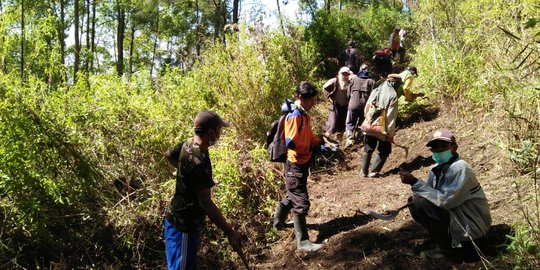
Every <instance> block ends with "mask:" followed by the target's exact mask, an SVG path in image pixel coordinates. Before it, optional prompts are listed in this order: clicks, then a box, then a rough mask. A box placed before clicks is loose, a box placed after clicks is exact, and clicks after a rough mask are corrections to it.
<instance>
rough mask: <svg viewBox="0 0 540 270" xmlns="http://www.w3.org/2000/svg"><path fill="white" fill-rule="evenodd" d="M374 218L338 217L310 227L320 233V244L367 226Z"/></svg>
mask: <svg viewBox="0 0 540 270" xmlns="http://www.w3.org/2000/svg"><path fill="white" fill-rule="evenodd" d="M372 219H373V218H372V217H371V216H368V215H365V214H363V213H357V214H355V215H354V216H351V217H338V218H335V219H333V220H331V221H328V222H326V223H323V224H317V225H310V226H308V227H309V228H310V229H315V230H318V231H319V234H318V235H317V240H316V242H318V243H320V242H322V241H324V240H326V239H328V238H330V237H332V236H334V235H336V234H338V233H340V232H346V231H350V230H353V229H355V228H356V227H359V226H362V225H365V224H367V223H368V222H369V221H370V220H372Z"/></svg>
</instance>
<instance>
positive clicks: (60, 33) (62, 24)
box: [57, 0, 66, 65]
mask: <svg viewBox="0 0 540 270" xmlns="http://www.w3.org/2000/svg"><path fill="white" fill-rule="evenodd" d="M65 18H66V14H65V5H64V0H60V21H59V22H58V30H57V32H58V43H59V44H60V61H61V62H62V65H65V64H66V62H65V61H66V60H65V58H66V55H65V54H66V34H65V32H64V30H65V29H64V28H65Z"/></svg>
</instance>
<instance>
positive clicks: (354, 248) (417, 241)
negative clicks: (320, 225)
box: [321, 221, 511, 269]
mask: <svg viewBox="0 0 540 270" xmlns="http://www.w3.org/2000/svg"><path fill="white" fill-rule="evenodd" d="M508 234H511V230H510V227H509V226H508V225H506V224H497V225H494V226H492V227H491V230H490V233H489V234H488V235H487V236H486V237H485V238H484V239H481V240H478V241H475V244H476V246H477V248H478V249H476V248H475V247H473V245H470V244H469V245H464V247H463V248H462V249H460V250H459V252H455V253H453V254H452V257H448V258H443V259H437V260H433V259H425V258H421V256H420V252H421V251H423V250H426V249H430V248H432V247H430V246H429V244H426V243H431V244H433V242H430V240H429V238H428V236H427V233H426V232H425V230H424V229H423V228H422V227H421V226H420V225H418V224H417V223H415V222H412V221H411V222H408V223H406V224H405V225H404V226H403V227H401V228H400V229H398V230H395V231H391V232H387V233H381V232H380V231H373V230H367V231H366V230H354V231H351V232H349V233H346V234H343V235H341V236H340V237H339V238H338V239H332V240H333V241H330V243H331V245H329V246H328V247H327V251H325V252H324V256H323V257H324V258H322V259H321V264H322V266H323V267H324V266H325V265H326V266H328V267H329V268H331V267H330V266H332V265H342V266H343V267H344V268H345V269H469V268H471V267H473V268H476V266H478V265H481V264H483V263H484V262H487V263H489V262H490V261H493V260H495V259H496V258H497V256H499V255H501V254H503V253H504V252H505V245H506V244H508V243H507V239H508V238H507V237H506V235H508ZM456 266H459V267H457V268H456Z"/></svg>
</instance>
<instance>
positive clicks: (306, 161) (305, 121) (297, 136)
mask: <svg viewBox="0 0 540 270" xmlns="http://www.w3.org/2000/svg"><path fill="white" fill-rule="evenodd" d="M317 93H318V92H317V89H316V88H315V86H314V85H313V84H311V83H309V82H305V81H304V82H301V83H300V85H299V86H298V87H297V88H296V94H297V96H298V100H297V101H296V102H295V105H296V108H295V109H294V110H293V111H292V112H290V113H289V114H287V116H286V118H285V144H286V146H287V161H286V162H285V187H286V188H287V194H286V195H285V196H284V197H283V198H282V199H281V201H279V202H278V204H277V206H276V212H275V215H274V228H275V229H278V230H280V229H283V228H284V227H285V220H286V219H287V215H288V214H289V212H290V211H291V209H292V211H293V214H294V234H295V236H296V245H297V248H298V249H299V250H301V251H317V250H318V249H320V248H321V245H320V244H314V243H311V242H310V241H309V235H308V229H307V223H306V215H307V213H308V211H309V208H310V205H311V204H310V202H309V195H308V190H307V178H308V176H309V166H310V160H311V157H312V155H313V153H314V152H321V151H322V152H324V151H327V149H328V148H327V146H326V145H324V144H323V143H322V142H321V140H320V139H319V138H317V137H316V136H315V135H313V131H312V130H311V122H310V116H309V114H308V111H309V110H310V109H311V108H312V107H313V106H314V105H315V100H316V98H317Z"/></svg>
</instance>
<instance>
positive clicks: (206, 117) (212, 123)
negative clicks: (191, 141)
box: [193, 110, 229, 130]
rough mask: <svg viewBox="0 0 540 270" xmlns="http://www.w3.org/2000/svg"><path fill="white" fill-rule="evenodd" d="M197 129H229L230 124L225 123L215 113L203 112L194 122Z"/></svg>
mask: <svg viewBox="0 0 540 270" xmlns="http://www.w3.org/2000/svg"><path fill="white" fill-rule="evenodd" d="M193 124H194V126H195V129H199V130H208V129H215V128H217V127H228V126H229V123H227V122H225V121H223V119H221V117H219V115H218V114H217V113H216V112H214V111H208V110H206V111H202V112H200V113H198V114H197V116H195V120H193Z"/></svg>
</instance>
